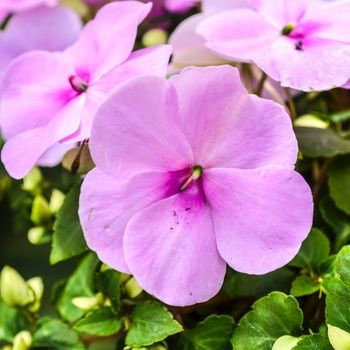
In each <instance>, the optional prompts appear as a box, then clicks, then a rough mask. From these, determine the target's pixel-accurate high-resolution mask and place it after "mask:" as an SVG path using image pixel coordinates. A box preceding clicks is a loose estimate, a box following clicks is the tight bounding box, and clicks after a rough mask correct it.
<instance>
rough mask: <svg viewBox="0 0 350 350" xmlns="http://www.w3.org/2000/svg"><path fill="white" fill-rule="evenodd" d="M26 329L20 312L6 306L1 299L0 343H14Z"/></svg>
mask: <svg viewBox="0 0 350 350" xmlns="http://www.w3.org/2000/svg"><path fill="white" fill-rule="evenodd" d="M24 329H25V321H24V318H23V316H22V314H21V313H20V311H19V310H17V309H15V308H12V307H10V306H8V305H6V304H5V303H4V302H3V301H2V299H1V298H0V341H1V340H6V341H12V340H13V337H14V336H15V335H16V334H17V333H18V332H20V331H22V330H24Z"/></svg>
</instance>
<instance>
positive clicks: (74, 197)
mask: <svg viewBox="0 0 350 350" xmlns="http://www.w3.org/2000/svg"><path fill="white" fill-rule="evenodd" d="M80 186H81V182H78V183H76V184H75V185H74V186H73V188H72V189H71V191H70V192H69V193H68V194H67V196H66V198H65V200H64V202H63V205H62V207H61V209H60V210H59V211H58V213H57V219H56V221H55V223H54V233H53V237H52V239H53V242H52V250H51V254H50V263H51V264H56V263H57V262H59V261H62V260H66V259H69V258H71V257H73V256H76V255H79V254H81V253H83V252H84V251H86V250H87V245H86V243H85V239H84V235H83V231H82V228H81V226H80V221H79V216H78V203H79V195H80Z"/></svg>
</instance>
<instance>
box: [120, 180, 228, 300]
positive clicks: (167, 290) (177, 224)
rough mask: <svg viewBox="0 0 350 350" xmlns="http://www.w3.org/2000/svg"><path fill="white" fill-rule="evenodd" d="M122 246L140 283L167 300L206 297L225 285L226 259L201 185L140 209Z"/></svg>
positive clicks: (127, 230)
mask: <svg viewBox="0 0 350 350" xmlns="http://www.w3.org/2000/svg"><path fill="white" fill-rule="evenodd" d="M124 249H125V258H126V262H127V264H128V266H129V268H130V270H131V273H132V274H133V275H134V276H135V278H136V279H137V281H138V282H139V283H140V285H141V286H142V287H143V288H144V289H145V290H146V291H147V292H148V293H150V294H153V295H155V296H156V297H157V298H158V299H160V300H162V301H163V302H165V303H167V304H170V305H176V306H185V305H192V304H195V303H198V302H203V301H207V300H208V299H210V298H211V297H213V296H214V295H215V294H216V293H217V292H218V291H219V290H220V288H221V285H222V282H223V279H224V275H225V270H226V264H225V262H224V260H223V259H222V258H221V257H220V255H219V254H218V251H217V248H216V243H215V236H214V231H213V223H212V218H211V214H210V210H209V208H208V206H207V205H206V203H205V201H204V198H203V194H202V191H201V189H200V188H199V186H196V185H192V186H191V185H190V186H189V187H188V188H186V190H185V191H183V192H180V193H178V194H176V195H174V196H172V197H169V198H167V199H163V200H161V201H159V202H157V203H155V204H154V205H152V206H150V207H149V208H147V209H144V210H143V211H141V212H139V213H138V214H136V215H135V216H134V217H133V218H132V219H131V220H130V221H129V223H128V225H127V227H126V231H125V236H124Z"/></svg>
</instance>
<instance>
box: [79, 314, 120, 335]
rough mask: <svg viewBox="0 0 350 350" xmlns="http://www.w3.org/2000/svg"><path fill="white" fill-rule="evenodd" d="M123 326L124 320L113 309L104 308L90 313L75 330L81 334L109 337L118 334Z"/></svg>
mask: <svg viewBox="0 0 350 350" xmlns="http://www.w3.org/2000/svg"><path fill="white" fill-rule="evenodd" d="M122 325H123V323H122V320H121V319H118V318H117V317H116V316H115V314H114V313H113V312H112V310H111V308H109V307H103V308H101V309H96V310H94V311H92V312H90V313H88V314H87V315H86V317H85V318H83V319H82V320H80V321H79V322H78V323H77V324H76V325H75V327H74V328H75V329H76V330H78V331H79V332H85V333H89V334H94V335H98V336H107V335H111V334H114V333H117V332H118V331H119V330H120V329H121V327H122Z"/></svg>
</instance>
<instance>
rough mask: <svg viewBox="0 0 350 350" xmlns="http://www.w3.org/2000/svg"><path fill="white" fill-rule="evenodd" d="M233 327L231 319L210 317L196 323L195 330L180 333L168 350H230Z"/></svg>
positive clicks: (227, 317)
mask: <svg viewBox="0 0 350 350" xmlns="http://www.w3.org/2000/svg"><path fill="white" fill-rule="evenodd" d="M234 327H235V325H234V322H233V319H232V318H231V317H229V316H216V315H211V316H209V317H207V318H206V319H205V320H204V321H203V322H200V323H198V324H197V326H196V328H195V329H193V330H185V332H182V333H181V334H180V337H179V339H178V341H177V343H176V344H175V345H174V346H172V347H170V349H181V350H207V349H210V350H231V349H232V345H231V343H230V338H231V336H232V332H233V329H234Z"/></svg>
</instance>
